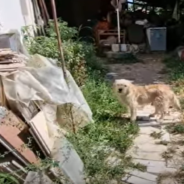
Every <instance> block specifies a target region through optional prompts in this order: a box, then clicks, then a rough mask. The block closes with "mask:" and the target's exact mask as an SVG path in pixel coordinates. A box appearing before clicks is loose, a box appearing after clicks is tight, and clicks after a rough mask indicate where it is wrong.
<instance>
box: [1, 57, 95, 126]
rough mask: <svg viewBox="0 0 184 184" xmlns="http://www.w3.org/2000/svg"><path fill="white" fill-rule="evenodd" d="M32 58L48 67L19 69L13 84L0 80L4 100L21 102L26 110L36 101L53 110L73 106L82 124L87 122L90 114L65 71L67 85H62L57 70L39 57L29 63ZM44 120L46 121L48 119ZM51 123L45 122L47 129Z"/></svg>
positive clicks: (71, 78)
mask: <svg viewBox="0 0 184 184" xmlns="http://www.w3.org/2000/svg"><path fill="white" fill-rule="evenodd" d="M35 58H37V62H42V63H43V65H44V63H45V62H46V61H47V62H48V63H49V64H48V63H45V66H40V68H33V67H28V68H25V69H21V70H20V71H19V72H17V73H15V74H14V75H15V76H14V80H13V79H10V78H8V76H7V77H3V85H4V89H5V91H6V97H7V98H8V99H10V100H12V101H15V102H21V103H23V104H24V105H26V106H27V107H28V106H29V104H30V102H31V101H40V102H44V103H45V104H50V105H52V106H53V105H55V107H56V106H58V107H59V106H61V105H63V104H73V105H74V106H75V107H77V108H76V109H78V112H79V113H83V116H85V118H83V120H84V121H88V122H91V121H92V112H91V110H90V108H89V106H88V104H87V102H86V100H85V98H84V96H83V94H82V92H81V90H80V88H79V87H78V86H77V84H76V83H75V81H74V79H73V77H72V76H71V74H70V73H69V71H67V82H68V83H66V81H65V79H64V77H63V72H62V70H61V69H60V68H58V67H57V66H54V64H52V63H51V62H50V61H49V60H47V59H46V58H44V57H42V56H39V55H36V56H33V60H34V59H35ZM33 60H32V61H33ZM52 113H53V112H52ZM46 116H47V117H48V115H46ZM55 116H56V114H55ZM49 119H50V120H49ZM53 119H54V118H53V117H52V118H47V120H48V124H49V125H48V126H49V127H50V128H51V126H52V125H51V124H52V123H53ZM88 122H85V123H88Z"/></svg>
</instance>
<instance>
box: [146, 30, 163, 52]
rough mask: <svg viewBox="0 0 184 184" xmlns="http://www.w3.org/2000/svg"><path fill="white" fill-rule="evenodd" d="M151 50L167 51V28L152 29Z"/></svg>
mask: <svg viewBox="0 0 184 184" xmlns="http://www.w3.org/2000/svg"><path fill="white" fill-rule="evenodd" d="M149 33H150V35H149V36H150V39H148V40H149V44H150V49H151V51H166V28H165V27H156V28H150V30H149Z"/></svg>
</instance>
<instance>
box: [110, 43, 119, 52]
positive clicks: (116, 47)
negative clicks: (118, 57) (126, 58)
mask: <svg viewBox="0 0 184 184" xmlns="http://www.w3.org/2000/svg"><path fill="white" fill-rule="evenodd" d="M111 49H112V51H113V52H119V44H112V45H111Z"/></svg>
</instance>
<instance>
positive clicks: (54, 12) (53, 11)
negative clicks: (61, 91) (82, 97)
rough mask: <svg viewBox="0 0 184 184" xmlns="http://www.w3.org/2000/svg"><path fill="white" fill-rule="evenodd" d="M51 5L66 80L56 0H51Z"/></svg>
mask: <svg viewBox="0 0 184 184" xmlns="http://www.w3.org/2000/svg"><path fill="white" fill-rule="evenodd" d="M51 7H52V13H53V19H54V25H55V30H56V34H57V40H58V49H59V53H60V57H61V61H62V62H61V66H62V70H63V75H64V78H65V80H66V79H67V77H66V71H65V60H64V54H63V47H62V42H61V36H60V33H59V28H58V22H57V15H56V5H55V0H51Z"/></svg>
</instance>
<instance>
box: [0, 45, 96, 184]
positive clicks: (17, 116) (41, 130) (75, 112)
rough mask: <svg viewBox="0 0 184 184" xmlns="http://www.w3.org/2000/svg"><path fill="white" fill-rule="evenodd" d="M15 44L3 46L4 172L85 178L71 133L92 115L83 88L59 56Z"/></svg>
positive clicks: (28, 178)
mask: <svg viewBox="0 0 184 184" xmlns="http://www.w3.org/2000/svg"><path fill="white" fill-rule="evenodd" d="M12 50H14V51H12ZM15 50H16V49H10V48H2V47H1V49H0V125H1V127H0V154H1V156H2V157H1V159H0V173H10V174H11V175H12V176H14V177H15V178H16V179H17V181H18V182H19V183H20V184H22V183H24V184H28V183H33V184H37V183H40V182H41V183H43V181H44V183H45V182H46V183H47V184H52V183H55V182H54V181H55V180H56V179H57V180H58V182H59V183H74V184H85V180H84V175H83V173H84V171H83V167H84V166H83V162H82V160H81V159H80V157H79V155H78V154H77V153H76V151H75V149H74V148H73V146H72V145H71V144H70V142H69V141H68V140H67V138H66V134H68V133H70V132H73V131H75V132H77V130H78V128H79V127H82V126H84V125H86V124H87V123H89V122H92V121H93V120H92V112H91V110H90V108H89V106H88V104H87V102H86V100H85V98H84V96H83V94H82V92H81V90H80V88H79V87H78V86H77V84H76V83H75V81H74V79H73V78H72V76H71V74H70V73H69V71H67V70H66V76H67V81H66V80H65V78H64V74H63V70H62V69H61V68H59V67H57V64H56V61H55V60H52V59H48V58H45V57H43V56H41V55H26V54H22V53H20V52H18V51H17V52H15ZM44 161H45V162H46V163H47V164H45V163H43V162H44ZM48 163H49V165H48Z"/></svg>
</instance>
